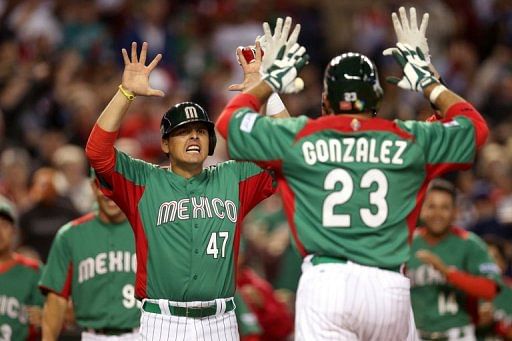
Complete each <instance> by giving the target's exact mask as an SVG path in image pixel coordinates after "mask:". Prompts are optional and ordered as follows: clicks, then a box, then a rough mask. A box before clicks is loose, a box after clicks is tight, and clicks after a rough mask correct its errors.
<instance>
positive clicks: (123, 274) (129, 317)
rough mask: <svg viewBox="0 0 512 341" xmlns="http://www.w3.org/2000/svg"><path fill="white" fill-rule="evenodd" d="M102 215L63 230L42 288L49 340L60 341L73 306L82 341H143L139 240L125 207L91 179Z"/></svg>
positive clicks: (84, 218)
mask: <svg viewBox="0 0 512 341" xmlns="http://www.w3.org/2000/svg"><path fill="white" fill-rule="evenodd" d="M91 186H92V188H93V193H94V194H95V196H96V201H97V205H98V209H97V211H93V212H91V213H89V214H86V215H84V216H82V217H81V218H78V219H76V220H73V221H71V222H70V223H68V224H66V225H64V226H63V227H61V228H60V229H59V232H58V233H57V236H56V237H55V240H54V241H53V244H52V247H51V249H50V254H49V257H48V263H47V264H46V266H45V268H44V272H43V275H42V276H41V281H40V282H39V287H40V288H41V290H42V292H43V293H44V294H46V303H45V305H44V311H43V340H45V341H54V340H57V339H58V337H59V334H60V333H61V330H62V328H63V326H64V321H65V319H66V311H67V308H68V300H71V301H72V303H73V311H74V316H75V319H76V323H77V324H78V325H79V326H80V327H81V328H83V332H82V340H108V339H112V340H138V339H139V334H138V326H139V320H140V309H139V308H140V305H138V304H137V303H138V302H137V300H136V299H135V290H134V281H135V269H136V264H137V262H136V258H135V257H136V256H135V240H134V237H133V232H132V229H131V226H130V224H129V223H128V220H127V219H126V216H125V215H124V213H123V212H122V211H121V209H120V208H119V207H118V206H117V205H116V204H115V203H114V202H113V201H112V200H110V199H108V198H107V197H106V196H105V195H103V194H102V192H101V191H100V190H99V188H98V187H97V184H96V182H95V181H94V180H92V181H91Z"/></svg>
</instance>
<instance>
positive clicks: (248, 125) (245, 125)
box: [240, 113, 259, 133]
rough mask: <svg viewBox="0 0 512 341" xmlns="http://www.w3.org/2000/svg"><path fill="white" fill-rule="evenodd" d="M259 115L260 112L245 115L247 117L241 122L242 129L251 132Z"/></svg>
mask: <svg viewBox="0 0 512 341" xmlns="http://www.w3.org/2000/svg"><path fill="white" fill-rule="evenodd" d="M258 116H259V114H257V113H251V114H247V115H245V117H244V118H243V119H242V122H241V123H240V130H241V131H245V132H246V133H250V132H251V131H252V128H253V127H254V123H255V122H256V119H257V118H258Z"/></svg>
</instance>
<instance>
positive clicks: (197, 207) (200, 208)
mask: <svg viewBox="0 0 512 341" xmlns="http://www.w3.org/2000/svg"><path fill="white" fill-rule="evenodd" d="M204 199H205V198H204V197H200V198H199V203H198V202H197V198H195V197H193V198H192V206H193V211H192V216H193V217H194V218H197V217H198V212H199V213H200V214H201V218H203V219H204V218H205V217H206V211H205V206H206V205H205V200H204Z"/></svg>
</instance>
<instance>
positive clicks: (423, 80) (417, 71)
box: [386, 43, 439, 92]
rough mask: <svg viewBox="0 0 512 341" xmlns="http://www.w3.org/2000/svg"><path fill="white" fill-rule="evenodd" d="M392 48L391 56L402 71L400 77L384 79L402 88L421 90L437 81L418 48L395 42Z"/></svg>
mask: <svg viewBox="0 0 512 341" xmlns="http://www.w3.org/2000/svg"><path fill="white" fill-rule="evenodd" d="M396 46H397V48H393V52H392V54H393V57H394V58H395V60H396V61H397V62H398V64H400V66H401V67H402V69H403V71H404V75H403V77H402V79H399V78H396V77H387V78H386V81H387V82H389V83H392V84H396V85H398V86H399V87H401V88H402V89H406V90H413V91H418V92H419V91H423V89H424V88H425V87H427V86H429V85H430V84H433V83H439V81H438V80H437V79H436V78H435V77H434V75H433V74H432V71H430V69H429V67H428V65H429V63H427V61H426V60H425V56H424V55H423V53H422V52H421V50H420V49H419V48H416V49H414V48H412V47H411V46H409V45H407V44H401V43H398V44H396Z"/></svg>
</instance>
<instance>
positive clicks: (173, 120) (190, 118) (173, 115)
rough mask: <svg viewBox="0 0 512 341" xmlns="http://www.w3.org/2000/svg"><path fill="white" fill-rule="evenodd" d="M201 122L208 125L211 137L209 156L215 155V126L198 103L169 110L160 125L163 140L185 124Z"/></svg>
mask: <svg viewBox="0 0 512 341" xmlns="http://www.w3.org/2000/svg"><path fill="white" fill-rule="evenodd" d="M194 122H201V123H204V124H206V127H207V128H208V135H209V136H210V144H209V146H208V155H213V151H214V150H215V145H216V144H217V137H216V136H215V129H214V127H215V125H214V124H213V122H212V121H211V120H210V117H208V114H207V113H206V111H205V110H204V109H203V108H202V107H201V106H200V105H199V104H197V103H194V102H183V103H178V104H176V105H174V106H173V107H172V108H171V109H169V110H168V111H167V112H166V113H165V114H164V116H163V117H162V121H161V123H160V133H161V134H162V138H167V137H168V136H169V134H170V133H172V132H173V131H174V130H175V129H177V128H178V127H182V126H184V125H185V124H189V123H194Z"/></svg>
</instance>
